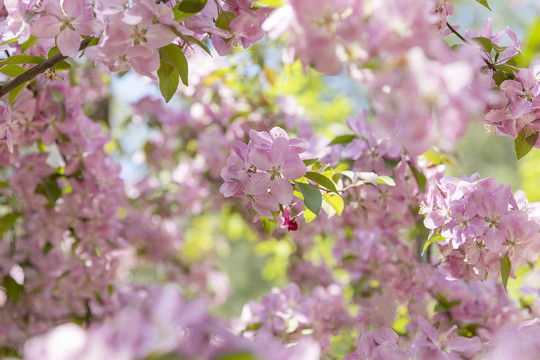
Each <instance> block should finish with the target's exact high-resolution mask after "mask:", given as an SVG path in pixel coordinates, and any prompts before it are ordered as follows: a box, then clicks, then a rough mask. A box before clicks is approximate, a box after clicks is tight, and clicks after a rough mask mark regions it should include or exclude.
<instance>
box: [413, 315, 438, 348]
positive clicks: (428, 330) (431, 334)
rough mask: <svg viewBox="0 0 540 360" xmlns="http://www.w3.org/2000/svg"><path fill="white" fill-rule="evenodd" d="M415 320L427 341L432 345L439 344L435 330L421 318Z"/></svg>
mask: <svg viewBox="0 0 540 360" xmlns="http://www.w3.org/2000/svg"><path fill="white" fill-rule="evenodd" d="M417 319H418V326H419V327H420V330H422V332H423V333H424V334H425V335H426V336H427V338H428V339H429V340H431V341H432V342H433V343H434V344H437V343H438V342H439V333H438V332H437V329H435V328H434V327H433V326H432V325H431V324H430V323H428V322H427V321H426V319H424V318H423V317H421V316H418V318H417Z"/></svg>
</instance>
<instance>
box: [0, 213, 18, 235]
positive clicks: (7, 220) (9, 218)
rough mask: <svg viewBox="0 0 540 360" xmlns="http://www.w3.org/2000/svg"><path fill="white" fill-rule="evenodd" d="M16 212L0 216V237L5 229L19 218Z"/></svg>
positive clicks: (10, 226) (9, 227)
mask: <svg viewBox="0 0 540 360" xmlns="http://www.w3.org/2000/svg"><path fill="white" fill-rule="evenodd" d="M19 216H20V215H19V214H18V213H11V214H6V215H4V216H2V217H1V218H0V238H1V237H2V236H3V235H4V233H5V232H6V231H8V230H9V229H11V228H12V227H13V225H15V221H17V219H18V218H19Z"/></svg>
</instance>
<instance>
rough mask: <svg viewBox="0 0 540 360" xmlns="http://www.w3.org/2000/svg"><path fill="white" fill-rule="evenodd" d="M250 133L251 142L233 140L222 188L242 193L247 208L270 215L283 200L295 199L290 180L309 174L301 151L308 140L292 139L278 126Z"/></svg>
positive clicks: (232, 193) (227, 192)
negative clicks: (301, 156) (231, 153)
mask: <svg viewBox="0 0 540 360" xmlns="http://www.w3.org/2000/svg"><path fill="white" fill-rule="evenodd" d="M249 136H250V138H251V140H250V142H249V143H248V144H245V143H243V142H241V141H235V142H233V144H232V148H233V151H234V153H235V154H234V155H231V156H230V157H229V158H228V159H227V166H226V167H225V168H223V170H222V171H221V177H222V178H223V179H224V180H225V183H224V184H223V185H222V186H221V189H220V191H221V193H222V194H223V195H224V196H225V197H231V196H236V197H241V198H242V200H243V202H244V205H245V206H246V207H247V208H248V209H250V208H253V209H254V210H255V211H256V212H257V214H259V215H260V216H264V217H267V218H271V217H272V211H279V210H280V207H279V205H280V204H281V205H283V206H287V205H289V204H290V203H291V202H292V200H293V186H292V184H291V180H296V179H300V178H301V177H303V176H304V175H305V174H306V171H307V168H306V165H305V164H304V162H303V161H302V159H301V158H300V154H302V153H303V152H304V151H306V150H307V149H308V147H309V144H308V143H307V142H306V141H304V140H302V139H290V138H289V135H288V134H287V133H286V132H285V130H283V129H281V128H279V127H275V128H273V129H272V130H270V132H266V131H255V130H250V132H249ZM269 191H270V192H269Z"/></svg>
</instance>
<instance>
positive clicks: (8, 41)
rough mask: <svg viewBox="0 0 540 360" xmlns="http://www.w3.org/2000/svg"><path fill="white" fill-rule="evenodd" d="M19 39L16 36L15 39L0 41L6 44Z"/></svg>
mask: <svg viewBox="0 0 540 360" xmlns="http://www.w3.org/2000/svg"><path fill="white" fill-rule="evenodd" d="M17 40H18V39H17V38H16V37H14V38H13V39H9V40H6V41H2V42H1V43H0V45H6V44H12V43H14V42H16V41H17Z"/></svg>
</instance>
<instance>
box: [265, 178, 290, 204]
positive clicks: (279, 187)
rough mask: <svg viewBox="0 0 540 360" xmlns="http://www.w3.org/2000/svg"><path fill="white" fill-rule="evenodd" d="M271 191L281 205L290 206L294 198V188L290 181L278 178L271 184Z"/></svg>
mask: <svg viewBox="0 0 540 360" xmlns="http://www.w3.org/2000/svg"><path fill="white" fill-rule="evenodd" d="M270 191H272V195H273V196H274V197H275V198H276V199H277V201H279V203H280V204H283V205H288V204H290V203H291V201H292V198H293V188H292V185H291V183H290V182H289V180H286V179H283V178H276V179H274V180H272V181H271V182H270Z"/></svg>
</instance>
